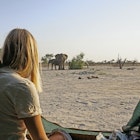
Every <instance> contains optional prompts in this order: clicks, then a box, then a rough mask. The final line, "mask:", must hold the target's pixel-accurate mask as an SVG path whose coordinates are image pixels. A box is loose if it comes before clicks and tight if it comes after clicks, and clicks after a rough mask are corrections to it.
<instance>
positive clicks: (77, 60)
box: [69, 53, 84, 69]
mask: <svg viewBox="0 0 140 140" xmlns="http://www.w3.org/2000/svg"><path fill="white" fill-rule="evenodd" d="M83 58H84V53H80V54H79V55H77V56H76V57H73V59H72V60H71V61H70V62H69V69H82V68H83V66H84V61H83Z"/></svg>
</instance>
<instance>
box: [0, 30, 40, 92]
mask: <svg viewBox="0 0 140 140" xmlns="http://www.w3.org/2000/svg"><path fill="white" fill-rule="evenodd" d="M2 63H3V65H4V66H9V67H10V68H12V69H14V70H15V71H16V72H17V73H19V74H20V75H21V76H22V77H25V78H28V77H30V78H31V81H32V82H33V83H34V85H35V86H36V88H37V90H38V91H39V92H41V91H42V88H41V78H40V73H39V59H38V49H37V44H36V40H35V39H34V37H33V35H32V34H31V33H30V32H29V31H27V30H26V29H18V28H16V29H13V30H12V31H10V32H9V34H8V35H7V37H6V39H5V42H4V45H3V56H2Z"/></svg>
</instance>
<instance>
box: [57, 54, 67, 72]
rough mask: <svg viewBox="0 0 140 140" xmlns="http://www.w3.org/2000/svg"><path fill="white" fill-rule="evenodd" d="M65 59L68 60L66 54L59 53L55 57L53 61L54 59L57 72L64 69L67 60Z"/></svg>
mask: <svg viewBox="0 0 140 140" xmlns="http://www.w3.org/2000/svg"><path fill="white" fill-rule="evenodd" d="M67 58H68V55H67V54H63V53H60V54H56V55H55V59H56V61H57V64H58V66H59V68H58V69H59V70H64V69H65V61H66V60H67Z"/></svg>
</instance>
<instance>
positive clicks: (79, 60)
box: [41, 52, 140, 69]
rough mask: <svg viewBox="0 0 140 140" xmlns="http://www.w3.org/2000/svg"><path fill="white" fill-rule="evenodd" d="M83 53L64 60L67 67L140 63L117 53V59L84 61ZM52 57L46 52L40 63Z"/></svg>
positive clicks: (46, 61) (120, 67)
mask: <svg viewBox="0 0 140 140" xmlns="http://www.w3.org/2000/svg"><path fill="white" fill-rule="evenodd" d="M84 56H85V54H84V53H83V52H82V53H80V54H78V55H77V56H75V57H73V58H72V60H68V61H67V62H66V65H67V66H68V67H69V69H83V68H84V67H85V66H86V67H88V66H95V65H108V66H114V67H118V68H119V69H123V67H124V66H135V65H140V63H139V62H138V61H137V60H136V59H135V60H128V59H126V58H125V59H122V58H121V57H120V56H119V55H118V58H117V59H111V60H109V61H108V60H103V61H101V62H95V61H93V60H87V61H84V60H83V59H84ZM53 57H54V55H53V54H46V55H45V56H44V57H42V58H41V61H42V64H44V66H46V65H45V64H48V61H49V60H50V59H52V58H53Z"/></svg>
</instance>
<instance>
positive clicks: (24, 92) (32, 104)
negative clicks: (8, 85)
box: [15, 81, 42, 118]
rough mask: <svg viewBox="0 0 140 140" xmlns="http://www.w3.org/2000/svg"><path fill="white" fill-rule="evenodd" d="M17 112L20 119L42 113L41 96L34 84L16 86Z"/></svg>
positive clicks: (27, 83)
mask: <svg viewBox="0 0 140 140" xmlns="http://www.w3.org/2000/svg"><path fill="white" fill-rule="evenodd" d="M16 86H17V87H16V97H15V110H16V113H17V117H18V118H26V117H32V116H36V115H39V114H41V113H42V111H41V108H40V102H39V96H38V93H37V90H36V88H35V86H34V84H33V83H32V82H29V81H28V82H26V83H20V84H18V85H16Z"/></svg>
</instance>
